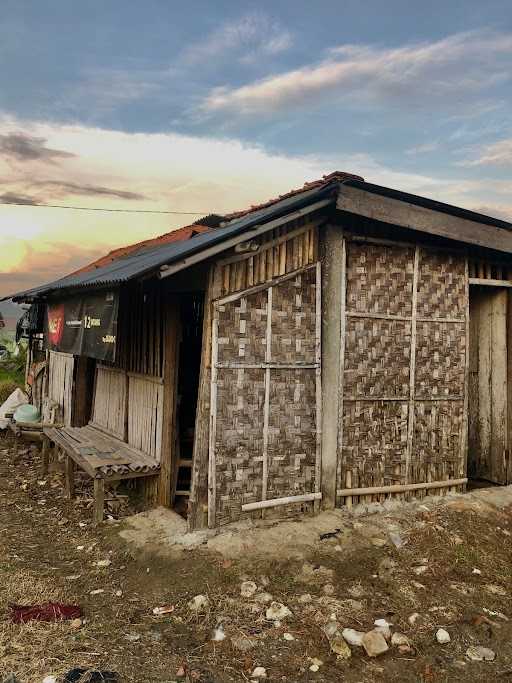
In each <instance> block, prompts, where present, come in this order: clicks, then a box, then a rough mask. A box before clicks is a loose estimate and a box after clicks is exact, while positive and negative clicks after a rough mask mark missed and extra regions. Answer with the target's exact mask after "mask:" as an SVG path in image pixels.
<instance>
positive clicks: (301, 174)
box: [0, 0, 512, 296]
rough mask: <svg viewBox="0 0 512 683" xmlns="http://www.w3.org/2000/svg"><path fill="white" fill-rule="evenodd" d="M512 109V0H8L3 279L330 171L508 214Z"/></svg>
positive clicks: (34, 273) (0, 23)
mask: <svg viewBox="0 0 512 683" xmlns="http://www.w3.org/2000/svg"><path fill="white" fill-rule="evenodd" d="M511 111H512V3H511V2H510V0H487V1H486V2H485V3H482V2H481V0H451V2H446V1H443V2H440V1H438V0H430V2H428V3H425V2H419V1H418V0H416V1H414V0H412V1H411V0H408V1H407V2H405V1H404V0H387V2H386V3H383V2H382V1H381V0H379V1H377V0H366V2H364V3H361V2H360V1H357V2H356V1H355V0H344V1H341V0H337V1H335V0H317V2H316V3H311V2H305V1H304V0H294V2H293V3H291V2H290V1H289V0H287V1H284V0H273V1H272V2H270V1H267V0H260V2H258V3H254V2H245V1H244V0H239V1H238V2H236V3H235V2H225V1H222V0H216V2H214V3H212V2H211V1H208V2H207V1H204V2H199V1H196V0H190V2H188V3H181V2H180V3H177V2H174V1H173V0H145V2H144V3H141V2H134V1H133V0H109V1H108V2H104V0H103V1H100V0H90V1H89V2H86V3H79V2H69V0H45V2H40V1H38V0H1V12H0V296H7V295H9V294H11V293H14V292H16V291H19V290H22V289H25V288H27V287H30V286H33V285H36V284H42V283H44V282H48V281H51V280H53V279H56V278H57V277H60V276H63V275H65V274H66V273H69V272H71V271H73V270H75V269H77V268H78V267H80V266H81V265H83V264H85V263H87V262H89V261H92V260H93V259H95V258H97V257H99V256H101V255H103V254H104V253H105V252H107V251H109V250H110V249H112V248H115V247H118V246H121V245H124V244H130V243H132V242H135V241H139V240H142V239H145V238H148V237H152V236H156V235H159V234H163V233H165V232H168V231H169V230H172V229H174V228H176V227H179V226H181V225H188V224H190V223H192V222H194V221H195V220H197V219H199V218H200V217H201V216H203V215H205V214H208V213H219V214H222V213H226V212H229V211H234V210H237V209H243V208H245V207H248V206H250V205H251V204H255V203H258V202H261V201H263V200H265V199H268V198H271V197H275V196H277V195H279V194H281V193H283V192H286V191H288V190H289V189H291V188H296V187H301V186H302V185H303V184H304V182H306V181H310V180H314V179H316V178H319V177H321V176H322V175H324V174H327V173H330V172H332V171H335V170H338V171H348V172H351V173H356V174H358V175H362V176H363V177H364V178H365V180H367V181H369V182H373V183H378V184H381V185H386V186H389V187H394V188H398V189H401V190H404V191H408V192H413V193H415V194H421V195H425V196H428V197H433V198H435V199H438V200H441V201H445V202H448V203H452V204H456V205H459V206H463V207H466V208H470V209H473V210H476V211H480V212H482V213H486V214H489V215H492V216H496V217H499V218H504V219H506V220H510V221H512V115H511ZM20 204H21V205H20ZM36 204H37V206H35V205H36ZM44 205H64V206H80V207H87V208H95V209H98V208H107V209H123V210H124V209H130V210H131V212H117V211H116V212H103V211H75V210H70V209H58V208H49V207H48V206H44ZM135 210H136V211H141V210H146V211H176V212H184V213H182V214H157V213H154V214H151V213H136V212H135Z"/></svg>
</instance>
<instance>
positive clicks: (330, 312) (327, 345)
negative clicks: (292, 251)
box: [308, 225, 345, 509]
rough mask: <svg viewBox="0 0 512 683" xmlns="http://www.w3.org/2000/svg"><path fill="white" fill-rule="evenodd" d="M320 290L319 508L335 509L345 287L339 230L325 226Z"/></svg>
mask: <svg viewBox="0 0 512 683" xmlns="http://www.w3.org/2000/svg"><path fill="white" fill-rule="evenodd" d="M322 244H323V250H322V273H321V275H322V281H323V282H322V287H323V296H322V300H321V302H320V304H321V307H322V312H321V339H322V345H321V375H322V377H321V382H322V384H321V386H322V419H321V429H322V454H321V467H322V473H321V491H322V507H323V508H324V509H332V508H334V507H335V506H336V488H337V484H338V483H339V484H340V485H339V486H338V488H343V486H344V482H337V476H338V466H339V457H340V444H341V427H340V424H341V420H342V419H343V409H342V404H341V403H340V401H341V400H342V397H343V389H342V381H343V365H344V360H343V350H344V347H345V344H344V336H345V335H344V321H345V310H344V309H345V306H344V298H343V297H344V287H345V245H344V238H343V232H342V229H341V228H340V227H339V226H336V225H327V226H326V227H325V228H324V229H323V230H322ZM313 245H314V236H313V234H311V233H310V240H309V244H308V259H312V257H313Z"/></svg>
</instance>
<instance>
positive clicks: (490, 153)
mask: <svg viewBox="0 0 512 683" xmlns="http://www.w3.org/2000/svg"><path fill="white" fill-rule="evenodd" d="M458 165H459V166H510V167H512V138H508V139H505V140H499V141H498V142H494V143H492V144H490V145H486V146H484V147H481V148H480V149H479V152H478V156H477V157H476V158H475V159H466V160H464V161H460V162H459V163H458Z"/></svg>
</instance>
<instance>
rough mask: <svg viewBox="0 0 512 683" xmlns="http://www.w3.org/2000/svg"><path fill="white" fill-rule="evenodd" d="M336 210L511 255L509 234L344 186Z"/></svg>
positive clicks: (511, 236) (511, 234) (510, 236)
mask: <svg viewBox="0 0 512 683" xmlns="http://www.w3.org/2000/svg"><path fill="white" fill-rule="evenodd" d="M336 206H337V208H338V209H339V210H340V211H348V212H350V213H355V214H358V215H359V216H365V217H366V218H373V219H375V220H378V221H382V222H384V223H390V224H392V225H399V226H401V227H404V228H410V229H411V230H418V231H420V232H426V233H429V234H431V235H438V236H440V237H446V238H448V239H452V240H457V241H459V242H465V243H467V244H477V245H478V246H480V247H486V248H489V249H495V250H497V251H502V252H506V253H512V232H509V231H507V230H503V229H501V228H497V227H495V226H492V225H486V224H484V223H477V222H476V221H471V220H468V219H466V218H459V217H457V216H451V215H449V214H446V213H442V212H439V211H433V210H432V209H427V208H424V207H422V206H417V205H415V204H410V203H408V202H405V201H400V200H398V199H392V198H390V197H383V196H381V195H377V194H373V193H371V192H368V191H366V190H360V189H358V188H354V187H348V186H346V185H345V186H343V187H342V188H341V190H340V193H339V195H338V200H337V204H336Z"/></svg>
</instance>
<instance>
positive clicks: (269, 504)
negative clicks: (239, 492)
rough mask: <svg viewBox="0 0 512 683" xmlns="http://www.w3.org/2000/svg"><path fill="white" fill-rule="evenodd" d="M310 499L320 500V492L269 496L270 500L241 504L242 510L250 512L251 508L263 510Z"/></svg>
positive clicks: (305, 501)
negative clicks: (284, 496)
mask: <svg viewBox="0 0 512 683" xmlns="http://www.w3.org/2000/svg"><path fill="white" fill-rule="evenodd" d="M311 500H322V494H321V493H320V492H318V493H305V494H304V495H302V496H287V497H286V498H271V499H270V500H260V501H259V502H258V503H246V504H245V505H242V512H251V510H263V509H264V508H275V507H278V506H279V505H288V504H290V503H307V502H309V501H311Z"/></svg>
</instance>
